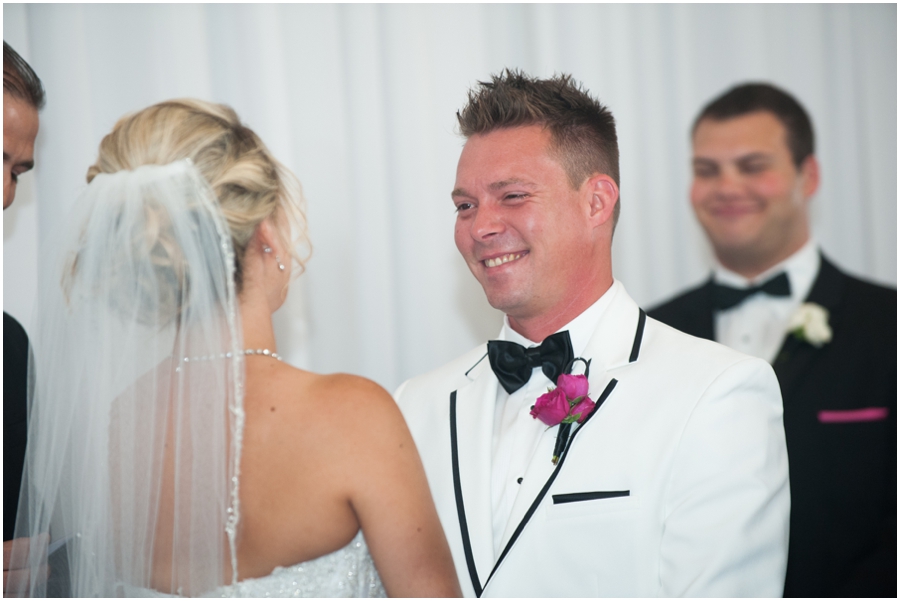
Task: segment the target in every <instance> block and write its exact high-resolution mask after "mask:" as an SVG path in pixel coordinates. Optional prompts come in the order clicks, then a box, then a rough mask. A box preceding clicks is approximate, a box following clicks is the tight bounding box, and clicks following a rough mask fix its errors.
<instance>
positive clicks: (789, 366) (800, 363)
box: [773, 253, 844, 397]
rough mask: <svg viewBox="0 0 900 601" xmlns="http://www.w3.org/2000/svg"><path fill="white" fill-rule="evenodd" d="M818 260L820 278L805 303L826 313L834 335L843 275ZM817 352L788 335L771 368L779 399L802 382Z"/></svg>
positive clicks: (825, 261)
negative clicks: (779, 390) (776, 378)
mask: <svg viewBox="0 0 900 601" xmlns="http://www.w3.org/2000/svg"><path fill="white" fill-rule="evenodd" d="M819 257H820V259H821V264H820V266H819V274H818V275H817V276H816V281H815V282H814V283H813V287H812V289H811V290H810V291H809V296H807V298H806V300H805V301H804V302H807V303H816V304H818V305H821V306H823V307H825V308H826V309H828V312H829V323H830V325H831V328H832V331H835V330H836V325H837V320H839V319H840V314H839V312H838V308H839V307H840V304H841V299H842V297H843V290H844V275H843V274H842V273H841V272H840V271H839V270H838V268H837V267H835V266H834V264H832V263H831V262H830V261H828V260H827V259H826V258H825V256H824V255H822V254H821V253H820V254H819ZM819 350H821V349H817V348H816V347H814V346H812V345H811V344H809V343H807V342H803V341H801V340H798V339H797V338H795V337H794V335H793V334H790V333H788V334H787V336H786V337H785V339H784V343H783V344H782V345H781V350H779V351H778V355H776V357H775V362H774V364H773V368H774V369H775V375H776V376H778V381H779V383H780V384H781V396H782V397H786V396H788V394H787V393H788V391H789V390H790V389H791V388H793V386H794V385H795V384H796V382H798V381H799V380H801V379H802V378H800V376H802V375H803V374H804V373H806V371H807V370H808V369H809V367H810V365H811V364H812V362H813V359H815V357H816V356H817V353H818V351H819Z"/></svg>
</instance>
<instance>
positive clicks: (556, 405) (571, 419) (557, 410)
mask: <svg viewBox="0 0 900 601" xmlns="http://www.w3.org/2000/svg"><path fill="white" fill-rule="evenodd" d="M575 361H584V359H580V358H579V359H576V360H575ZM585 366H586V368H585V373H584V375H571V374H560V376H559V377H558V378H557V379H556V388H551V389H549V390H548V391H547V393H546V394H542V395H541V396H539V397H538V398H537V400H536V401H535V403H534V405H532V407H531V416H532V417H533V418H535V419H539V420H541V421H542V422H544V423H545V424H547V425H548V426H550V427H551V428H552V427H553V426H556V425H559V432H558V433H557V435H556V446H555V448H554V450H553V465H556V463H557V462H558V461H559V456H560V455H561V454H562V452H563V450H564V449H565V447H566V442H567V441H568V439H569V432H570V431H571V429H572V424H574V423H576V422H577V423H579V424H580V423H582V422H583V421H584V420H585V419H586V418H587V416H588V415H590V413H591V411H593V410H594V406H595V403H594V401H592V400H591V399H590V397H589V396H588V386H589V384H588V373H589V371H590V361H585Z"/></svg>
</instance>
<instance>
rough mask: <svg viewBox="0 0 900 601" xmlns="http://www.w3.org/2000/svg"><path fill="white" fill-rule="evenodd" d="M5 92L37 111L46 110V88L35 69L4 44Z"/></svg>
mask: <svg viewBox="0 0 900 601" xmlns="http://www.w3.org/2000/svg"><path fill="white" fill-rule="evenodd" d="M3 92H4V93H8V94H10V95H12V96H14V97H15V98H21V99H22V100H24V101H25V102H27V103H28V104H30V105H31V106H33V107H34V108H35V109H37V110H41V109H42V108H44V102H45V100H46V99H45V97H44V86H43V85H41V79H40V78H39V77H38V76H37V74H36V73H35V72H34V69H32V68H31V66H30V65H29V64H28V63H26V62H25V59H24V58H22V57H21V56H19V53H18V52H16V51H15V50H13V48H12V46H10V45H9V44H7V43H6V42H3Z"/></svg>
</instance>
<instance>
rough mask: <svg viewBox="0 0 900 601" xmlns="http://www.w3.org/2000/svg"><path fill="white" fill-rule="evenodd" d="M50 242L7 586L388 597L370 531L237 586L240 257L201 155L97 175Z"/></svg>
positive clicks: (29, 591)
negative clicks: (368, 540)
mask: <svg viewBox="0 0 900 601" xmlns="http://www.w3.org/2000/svg"><path fill="white" fill-rule="evenodd" d="M52 240H53V241H54V242H55V243H56V244H57V245H58V248H56V249H54V250H55V251H56V252H47V253H46V257H47V260H46V261H45V262H44V263H43V264H42V265H43V266H42V271H41V273H40V276H39V277H40V280H39V306H38V316H39V322H38V324H37V332H36V335H35V336H34V338H33V347H34V358H35V359H34V361H32V362H30V365H29V372H30V374H29V375H30V382H32V383H33V384H32V385H31V386H30V390H29V419H28V428H29V430H28V449H27V451H26V459H25V474H24V476H23V481H22V494H21V497H20V503H19V511H18V517H17V524H16V538H17V539H18V540H17V541H16V542H15V543H14V544H13V548H12V556H11V563H12V564H13V565H15V566H21V567H24V568H27V569H28V572H22V574H26V576H24V577H23V576H21V574H20V575H19V576H18V577H17V578H15V579H11V580H10V585H9V588H8V590H7V591H6V592H7V594H12V595H17V596H28V595H30V596H72V597H119V596H166V595H170V594H172V595H179V596H212V595H214V596H250V597H273V596H312V597H327V596H357V595H358V596H376V595H384V589H383V587H382V586H381V582H380V580H379V578H378V574H377V572H376V571H375V568H374V565H373V563H372V559H371V557H370V555H369V552H368V549H367V547H366V545H365V541H364V540H363V537H362V533H359V534H358V535H357V536H356V538H354V539H353V541H352V542H351V543H350V544H349V545H348V546H347V547H345V548H343V549H341V550H338V551H336V552H334V553H331V554H329V555H327V556H324V557H320V558H318V559H315V560H312V561H308V562H304V563H302V564H299V565H296V566H292V567H284V568H277V569H276V570H275V571H274V572H272V574H270V575H268V576H265V577H262V578H254V579H248V580H245V581H241V582H238V580H237V574H238V563H237V555H238V554H237V541H238V539H239V534H240V528H241V525H242V522H241V503H240V498H241V497H240V484H241V478H240V460H241V449H242V444H243V433H244V406H243V399H244V352H243V350H244V349H243V340H242V336H241V324H240V312H239V310H238V304H237V294H236V290H235V282H234V274H235V262H234V251H233V248H232V243H231V235H230V231H229V228H228V224H227V221H226V219H225V216H224V215H223V214H222V212H221V209H220V207H219V205H218V202H217V200H216V197H215V195H214V193H213V191H212V189H210V187H209V184H208V183H207V182H206V180H205V179H203V177H202V176H201V175H200V173H199V172H198V171H197V169H196V168H195V167H194V166H193V164H192V163H191V162H190V160H183V161H178V162H175V163H171V164H169V165H145V166H142V167H138V168H137V169H134V170H132V171H125V170H123V171H119V172H116V173H112V174H100V175H97V176H96V177H95V178H94V179H93V181H92V182H91V183H90V184H89V185H88V186H87V188H86V189H85V191H84V193H83V194H82V196H81V197H80V198H79V200H78V201H77V203H76V205H75V207H74V211H73V214H72V216H71V217H70V218H69V219H68V220H66V231H65V232H63V233H62V234H60V235H58V236H54V237H52ZM61 556H62V557H61ZM48 564H49V565H50V570H49V572H50V577H49V579H48V578H47V565H48Z"/></svg>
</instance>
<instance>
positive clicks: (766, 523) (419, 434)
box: [396, 283, 790, 597]
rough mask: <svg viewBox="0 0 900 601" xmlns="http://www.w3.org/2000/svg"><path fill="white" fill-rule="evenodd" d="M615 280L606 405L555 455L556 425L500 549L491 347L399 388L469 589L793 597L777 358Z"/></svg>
mask: <svg viewBox="0 0 900 601" xmlns="http://www.w3.org/2000/svg"><path fill="white" fill-rule="evenodd" d="M616 287H617V288H618V289H617V290H615V296H614V298H613V299H612V302H611V304H610V306H609V307H608V308H607V310H606V312H605V313H604V315H603V317H602V318H601V321H600V324H599V326H598V327H597V329H596V331H595V332H594V335H593V337H592V338H591V341H590V342H589V343H588V345H587V347H586V349H585V351H584V353H583V357H584V358H585V359H588V358H589V359H592V363H591V370H590V396H591V398H592V399H594V400H595V401H602V402H598V407H597V409H596V410H595V411H594V412H593V414H592V415H591V416H590V417H589V418H588V419H587V420H586V421H585V422H584V423H583V424H582V425H580V426H578V427H577V429H575V430H573V435H572V437H571V438H570V442H569V445H568V447H567V450H566V451H565V453H564V454H563V455H562V456H561V457H560V460H559V463H558V465H557V466H553V465H552V463H551V461H550V458H551V456H552V454H553V445H554V442H555V438H556V431H557V428H555V427H554V428H550V429H548V430H547V431H546V432H545V433H544V434H543V436H542V438H541V440H540V447H539V448H538V450H537V452H536V453H535V455H534V459H533V460H532V462H531V464H530V465H529V467H528V469H527V471H526V473H525V476H524V479H523V481H522V483H521V490H520V491H519V494H518V496H517V498H516V501H515V504H514V506H513V510H512V515H511V517H510V521H509V523H508V525H507V528H506V532H505V535H504V537H503V541H502V543H501V549H502V551H501V553H500V556H499V557H495V556H494V546H493V531H492V519H491V511H492V510H491V449H492V439H493V438H492V437H493V420H494V406H495V403H496V396H497V387H498V386H499V382H498V381H497V378H496V377H495V376H494V373H493V371H492V370H491V367H490V364H489V362H488V360H487V358H486V352H487V351H486V345H482V346H479V347H478V348H476V349H474V350H472V351H470V352H469V353H466V354H465V355H463V356H462V357H460V358H458V359H456V360H454V361H452V362H450V363H449V364H447V365H445V366H443V367H441V368H439V369H437V370H435V371H433V372H431V373H429V374H426V375H423V376H419V377H416V378H413V379H411V380H408V381H407V382H405V383H404V384H403V385H402V386H401V387H400V388H399V389H398V390H397V393H396V398H397V402H398V403H399V405H400V408H401V410H402V411H403V414H404V416H405V417H406V421H407V423H408V424H409V428H410V430H411V431H412V435H413V438H414V439H415V442H416V445H417V446H418V449H419V454H420V455H421V457H422V461H423V463H424V465H425V471H426V473H427V476H428V482H429V484H430V486H431V492H432V494H433V495H434V500H435V504H436V505H437V510H438V513H439V515H440V519H441V522H442V524H443V526H444V531H445V533H446V535H447V539H448V541H449V543H450V549H451V551H452V553H453V559H454V561H455V563H456V568H457V572H458V574H459V578H460V584H461V585H462V589H463V593H464V594H466V595H467V596H482V595H484V596H495V597H601V596H611V597H631V596H637V597H651V596H717V597H735V596H763V597H778V596H781V592H782V588H783V585H784V574H785V566H786V561H787V545H788V517H789V512H790V492H789V488H788V462H787V449H786V447H785V441H784V428H783V426H782V406H781V393H780V391H779V387H778V382H777V380H776V379H775V375H774V373H773V371H772V368H771V367H770V366H769V365H768V364H767V363H765V362H764V361H761V360H759V359H754V358H751V357H747V356H746V355H742V354H740V353H738V352H736V351H732V350H730V349H728V348H726V347H724V346H722V345H719V344H716V343H714V342H709V341H707V340H701V339H699V338H694V337H692V336H688V335H686V334H682V333H681V332H678V331H677V330H674V329H672V328H670V327H668V326H666V325H663V324H661V323H659V322H657V321H655V320H653V319H647V318H646V315H645V314H644V312H643V311H642V310H640V309H639V308H638V306H637V305H636V304H635V302H634V301H633V300H631V298H630V297H629V296H628V294H627V293H626V292H625V290H624V288H622V286H621V284H619V283H615V284H614V288H616ZM610 291H611V292H612V291H613V290H612V289H611V290H610Z"/></svg>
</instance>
